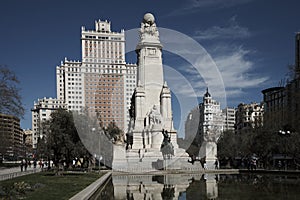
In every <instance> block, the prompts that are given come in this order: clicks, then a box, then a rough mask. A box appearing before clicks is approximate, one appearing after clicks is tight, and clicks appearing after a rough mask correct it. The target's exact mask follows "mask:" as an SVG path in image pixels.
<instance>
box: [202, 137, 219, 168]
mask: <svg viewBox="0 0 300 200" xmlns="http://www.w3.org/2000/svg"><path fill="white" fill-rule="evenodd" d="M199 157H200V158H205V162H206V169H215V162H216V159H217V143H216V142H207V141H206V142H203V143H202V145H201V148H200V153H199Z"/></svg>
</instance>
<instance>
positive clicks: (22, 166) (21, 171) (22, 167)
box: [20, 159, 23, 172]
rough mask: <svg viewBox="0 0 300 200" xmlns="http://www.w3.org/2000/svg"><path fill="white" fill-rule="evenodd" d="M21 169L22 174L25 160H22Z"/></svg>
mask: <svg viewBox="0 0 300 200" xmlns="http://www.w3.org/2000/svg"><path fill="white" fill-rule="evenodd" d="M20 167H21V172H22V171H23V159H22V160H21V163H20Z"/></svg>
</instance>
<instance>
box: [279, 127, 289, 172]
mask: <svg viewBox="0 0 300 200" xmlns="http://www.w3.org/2000/svg"><path fill="white" fill-rule="evenodd" d="M278 133H279V134H280V135H282V136H283V137H284V169H285V170H287V160H286V159H287V156H286V154H287V138H286V137H288V136H290V134H291V132H290V131H288V130H279V131H278Z"/></svg>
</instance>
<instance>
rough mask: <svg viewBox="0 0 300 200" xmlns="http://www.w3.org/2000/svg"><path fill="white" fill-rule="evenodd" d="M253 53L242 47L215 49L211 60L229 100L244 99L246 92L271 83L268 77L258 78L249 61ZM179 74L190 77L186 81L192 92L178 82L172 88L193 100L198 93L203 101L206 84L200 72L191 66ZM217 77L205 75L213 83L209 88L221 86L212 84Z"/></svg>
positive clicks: (217, 95) (218, 95)
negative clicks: (192, 97) (268, 82)
mask: <svg viewBox="0 0 300 200" xmlns="http://www.w3.org/2000/svg"><path fill="white" fill-rule="evenodd" d="M251 53H252V52H251V51H249V50H245V49H244V48H243V47H241V46H232V45H231V46H223V47H222V48H215V49H213V50H212V51H211V55H212V58H213V60H214V61H215V63H216V65H217V67H218V69H219V72H220V74H221V77H222V79H223V83H224V85H225V90H226V96H227V99H234V98H238V97H242V96H243V95H245V93H247V89H249V88H256V87H259V86H261V85H263V84H264V83H265V82H266V81H267V80H268V79H269V77H267V76H264V75H262V74H259V73H258V72H257V69H256V67H255V63H254V62H253V61H251V60H250V59H248V58H247V57H248V56H249V55H250V54H251ZM250 57H251V56H250ZM199 62H202V63H201V64H200V65H205V61H203V60H202V61H201V60H199ZM180 70H182V71H184V73H185V74H186V75H187V80H189V83H190V85H191V86H192V88H191V87H185V86H184V85H182V84H180V83H178V82H176V81H174V82H173V86H174V87H176V88H178V91H182V93H183V94H184V95H187V96H194V95H195V92H196V94H197V96H198V97H202V95H203V94H204V91H205V88H206V83H205V82H204V80H203V79H202V78H201V75H199V72H198V71H196V70H193V68H192V67H191V66H180ZM215 77H216V74H206V78H207V80H208V79H211V81H209V85H208V87H209V88H214V87H217V86H218V85H219V83H216V82H215V81H213V80H214V78H215ZM212 95H213V96H214V98H216V99H218V98H222V97H223V95H224V94H223V93H222V91H220V90H213V93H212Z"/></svg>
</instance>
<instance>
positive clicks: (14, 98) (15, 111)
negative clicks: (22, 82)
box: [0, 65, 25, 117]
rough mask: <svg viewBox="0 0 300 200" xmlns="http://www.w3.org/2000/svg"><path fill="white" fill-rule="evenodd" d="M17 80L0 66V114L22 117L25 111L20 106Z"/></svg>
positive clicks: (10, 72)
mask: <svg viewBox="0 0 300 200" xmlns="http://www.w3.org/2000/svg"><path fill="white" fill-rule="evenodd" d="M18 84H19V80H18V78H17V76H16V75H15V73H14V72H13V71H11V70H10V69H8V68H7V67H5V66H1V65H0V113H5V114H10V115H14V116H17V117H23V116H24V112H25V109H24V107H23V105H22V100H21V95H20V90H19V88H18V87H17V85H18Z"/></svg>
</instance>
